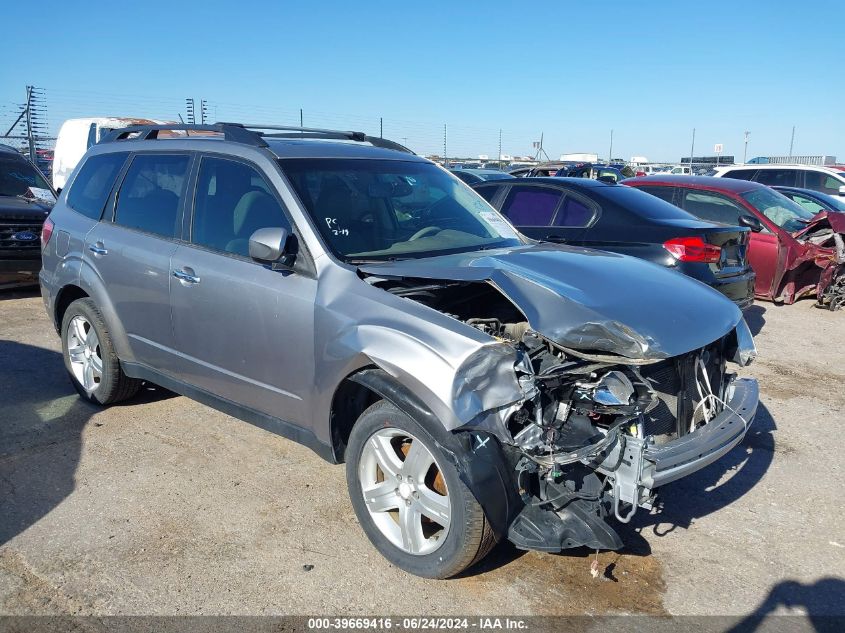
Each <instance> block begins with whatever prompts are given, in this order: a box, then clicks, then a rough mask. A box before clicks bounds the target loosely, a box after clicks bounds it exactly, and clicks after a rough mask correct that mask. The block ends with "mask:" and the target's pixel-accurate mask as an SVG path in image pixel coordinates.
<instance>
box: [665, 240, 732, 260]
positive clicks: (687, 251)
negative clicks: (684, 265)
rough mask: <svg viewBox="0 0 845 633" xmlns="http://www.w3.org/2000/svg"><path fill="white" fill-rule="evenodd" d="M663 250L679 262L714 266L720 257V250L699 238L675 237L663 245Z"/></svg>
mask: <svg viewBox="0 0 845 633" xmlns="http://www.w3.org/2000/svg"><path fill="white" fill-rule="evenodd" d="M663 248H665V249H666V250H667V251H669V252H670V253H671V254H672V257H674V258H675V259H677V260H678V261H680V262H700V263H702V264H715V263H717V262H718V261H719V258H720V257H721V256H722V249H721V248H719V247H718V246H714V245H713V244H708V243H707V242H705V241H704V240H703V239H701V238H700V237H675V238H673V239H671V240H669V241H668V242H664V243H663Z"/></svg>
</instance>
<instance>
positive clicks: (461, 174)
mask: <svg viewBox="0 0 845 633" xmlns="http://www.w3.org/2000/svg"><path fill="white" fill-rule="evenodd" d="M451 172H452V173H453V174H455V176H457V177H458V178H460V179H461V180H463V181H464V182H465V183H467V184H468V185H476V184H478V183H480V182H488V181H490V180H508V179H510V178H513V177H514V176H511V175H510V174H506V173H505V172H503V171H499V170H498V169H452V170H451Z"/></svg>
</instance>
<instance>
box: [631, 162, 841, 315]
mask: <svg viewBox="0 0 845 633" xmlns="http://www.w3.org/2000/svg"><path fill="white" fill-rule="evenodd" d="M624 184H625V185H628V186H631V187H636V188H638V189H642V190H643V191H645V192H647V193H650V194H652V195H655V196H657V197H658V198H662V199H663V200H666V201H667V202H671V203H672V204H675V205H676V206H679V207H681V208H682V209H684V210H685V211H687V212H688V213H691V214H692V215H695V216H698V217H699V218H702V219H704V220H710V221H711V222H720V223H722V224H730V225H738V226H747V227H750V228H751V230H752V231H753V232H752V234H751V241H750V243H749V249H748V260H749V262H750V263H751V267H752V268H753V269H754V272H755V273H756V274H757V281H756V285H755V288H754V294H755V296H756V297H757V298H758V299H766V300H769V301H774V302H777V303H793V302H795V301H797V300H798V299H800V298H802V297H805V296H812V295H815V296H816V297H817V299H818V304H819V305H820V306H823V307H827V308H829V309H831V310H838V309H839V308H841V307H843V306H845V214H841V213H830V214H828V212H827V211H822V212H820V213H817V214H813V213H811V212H809V211H807V210H806V209H805V208H804V207H802V206H801V205H799V204H798V203H796V202H794V201H793V200H790V199H789V198H787V197H786V196H784V195H781V194H780V193H778V192H777V191H775V190H774V189H771V188H770V187H767V186H765V185H761V184H759V183H756V182H750V181H747V180H732V179H727V178H706V177H703V176H649V177H646V178H629V179H627V180H625V181H624Z"/></svg>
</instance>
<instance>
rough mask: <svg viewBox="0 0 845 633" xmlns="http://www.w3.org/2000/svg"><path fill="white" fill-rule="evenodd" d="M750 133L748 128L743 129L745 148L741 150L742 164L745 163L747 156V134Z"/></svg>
mask: <svg viewBox="0 0 845 633" xmlns="http://www.w3.org/2000/svg"><path fill="white" fill-rule="evenodd" d="M749 134H751V132H749V131H748V130H746V131H745V149H744V150H743V152H742V164H743V165H745V163H746V159H747V158H748V135H749Z"/></svg>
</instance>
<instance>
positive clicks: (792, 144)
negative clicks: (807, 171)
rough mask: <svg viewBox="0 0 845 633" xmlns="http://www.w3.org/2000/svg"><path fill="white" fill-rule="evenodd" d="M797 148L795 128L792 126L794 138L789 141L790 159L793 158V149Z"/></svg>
mask: <svg viewBox="0 0 845 633" xmlns="http://www.w3.org/2000/svg"><path fill="white" fill-rule="evenodd" d="M794 146H795V126H794V125H793V126H792V138H791V139H790V140H789V157H790V158H792V148H793V147H794Z"/></svg>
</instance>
